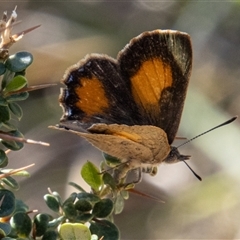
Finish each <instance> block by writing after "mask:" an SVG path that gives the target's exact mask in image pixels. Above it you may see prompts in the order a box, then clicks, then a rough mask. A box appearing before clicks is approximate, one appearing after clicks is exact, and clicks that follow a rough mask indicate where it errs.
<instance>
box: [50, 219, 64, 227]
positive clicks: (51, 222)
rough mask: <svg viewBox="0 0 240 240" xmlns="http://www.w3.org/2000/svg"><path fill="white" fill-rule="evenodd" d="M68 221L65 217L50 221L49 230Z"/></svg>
mask: <svg viewBox="0 0 240 240" xmlns="http://www.w3.org/2000/svg"><path fill="white" fill-rule="evenodd" d="M65 220H66V218H65V217H64V216H60V217H59V218H56V219H53V220H51V221H49V223H48V227H49V228H56V227H58V225H59V224H60V223H62V222H64V221H65Z"/></svg>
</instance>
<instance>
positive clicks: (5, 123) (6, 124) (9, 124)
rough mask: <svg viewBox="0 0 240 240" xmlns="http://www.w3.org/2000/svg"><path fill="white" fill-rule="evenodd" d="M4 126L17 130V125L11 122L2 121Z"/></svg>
mask: <svg viewBox="0 0 240 240" xmlns="http://www.w3.org/2000/svg"><path fill="white" fill-rule="evenodd" d="M2 127H4V128H6V129H8V130H17V127H16V126H15V125H13V124H11V123H10V122H4V123H2Z"/></svg>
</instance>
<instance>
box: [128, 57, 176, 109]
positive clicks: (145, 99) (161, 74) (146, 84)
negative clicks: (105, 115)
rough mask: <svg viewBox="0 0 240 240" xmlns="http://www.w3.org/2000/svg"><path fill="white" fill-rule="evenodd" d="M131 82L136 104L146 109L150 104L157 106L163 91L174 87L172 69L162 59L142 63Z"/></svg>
mask: <svg viewBox="0 0 240 240" xmlns="http://www.w3.org/2000/svg"><path fill="white" fill-rule="evenodd" d="M131 82H132V93H133V96H134V99H135V101H136V102H138V103H140V104H142V106H143V107H144V108H147V106H148V105H149V104H151V105H155V106H157V105H158V101H159V99H160V97H161V93H162V91H163V89H164V88H166V87H170V86H172V82H173V80H172V69H171V67H170V65H168V64H167V63H165V62H163V61H162V60H161V59H157V58H154V59H149V60H147V61H145V62H143V63H142V66H141V67H140V69H139V70H138V72H137V73H136V74H135V75H134V76H133V77H132V78H131Z"/></svg>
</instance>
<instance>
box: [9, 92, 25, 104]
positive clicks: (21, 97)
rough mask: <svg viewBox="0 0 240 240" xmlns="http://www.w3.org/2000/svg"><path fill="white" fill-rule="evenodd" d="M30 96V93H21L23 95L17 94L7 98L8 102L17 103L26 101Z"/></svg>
mask: <svg viewBox="0 0 240 240" xmlns="http://www.w3.org/2000/svg"><path fill="white" fill-rule="evenodd" d="M28 96H29V93H28V92H21V93H15V94H11V95H9V96H7V97H6V100H7V101H8V102H17V101H23V100H26V99H27V98H28Z"/></svg>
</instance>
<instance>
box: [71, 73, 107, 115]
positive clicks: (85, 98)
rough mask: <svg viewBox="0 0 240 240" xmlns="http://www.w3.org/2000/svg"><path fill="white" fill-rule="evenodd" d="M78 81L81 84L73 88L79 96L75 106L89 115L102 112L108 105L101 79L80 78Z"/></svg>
mask: <svg viewBox="0 0 240 240" xmlns="http://www.w3.org/2000/svg"><path fill="white" fill-rule="evenodd" d="M80 81H81V85H82V86H80V87H77V88H76V89H75V92H76V94H77V95H78V96H80V99H79V100H78V102H77V103H76V106H77V107H78V108H79V109H81V110H82V111H83V112H85V113H86V114H87V115H89V116H90V115H96V114H101V113H103V112H104V109H106V108H108V107H109V105H108V99H107V97H106V95H105V91H104V88H103V85H102V83H101V81H100V80H99V79H97V78H96V77H93V78H90V79H89V78H81V80H80Z"/></svg>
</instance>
